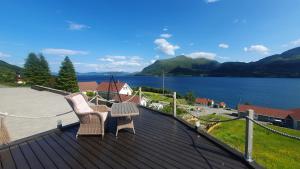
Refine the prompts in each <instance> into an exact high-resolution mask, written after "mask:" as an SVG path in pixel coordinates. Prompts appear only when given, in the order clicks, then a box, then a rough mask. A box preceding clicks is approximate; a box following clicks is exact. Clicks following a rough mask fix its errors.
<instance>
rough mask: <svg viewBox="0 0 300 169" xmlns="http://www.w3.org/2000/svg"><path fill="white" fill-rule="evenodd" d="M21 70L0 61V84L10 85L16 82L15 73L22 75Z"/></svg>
mask: <svg viewBox="0 0 300 169" xmlns="http://www.w3.org/2000/svg"><path fill="white" fill-rule="evenodd" d="M22 72H23V68H21V67H18V66H15V65H12V64H9V63H7V62H4V61H2V60H0V82H2V83H3V82H4V83H12V82H15V80H16V75H17V73H22Z"/></svg>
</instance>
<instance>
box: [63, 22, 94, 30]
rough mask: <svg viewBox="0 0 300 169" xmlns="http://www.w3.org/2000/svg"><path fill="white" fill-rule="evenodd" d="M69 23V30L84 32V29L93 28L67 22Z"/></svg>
mask: <svg viewBox="0 0 300 169" xmlns="http://www.w3.org/2000/svg"><path fill="white" fill-rule="evenodd" d="M67 23H68V24H69V30H77V31H78V30H83V29H89V28H91V27H90V26H88V25H84V24H79V23H75V22H72V21H67Z"/></svg>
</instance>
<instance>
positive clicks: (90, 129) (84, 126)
mask: <svg viewBox="0 0 300 169" xmlns="http://www.w3.org/2000/svg"><path fill="white" fill-rule="evenodd" d="M65 98H66V100H67V101H68V103H69V104H70V106H71V107H72V109H73V110H74V112H75V114H76V115H77V117H78V118H79V122H80V127H79V129H78V132H77V134H76V138H77V136H78V135H102V139H103V137H104V126H105V121H106V118H107V115H108V111H110V108H108V107H107V106H106V105H98V106H90V105H89V104H88V101H87V97H86V96H85V95H84V94H81V93H73V94H70V95H68V96H65Z"/></svg>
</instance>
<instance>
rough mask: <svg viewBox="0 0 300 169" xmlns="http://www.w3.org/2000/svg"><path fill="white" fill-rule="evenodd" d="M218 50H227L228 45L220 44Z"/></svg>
mask: <svg viewBox="0 0 300 169" xmlns="http://www.w3.org/2000/svg"><path fill="white" fill-rule="evenodd" d="M219 48H223V49H227V48H229V45H228V44H226V43H220V44H219Z"/></svg>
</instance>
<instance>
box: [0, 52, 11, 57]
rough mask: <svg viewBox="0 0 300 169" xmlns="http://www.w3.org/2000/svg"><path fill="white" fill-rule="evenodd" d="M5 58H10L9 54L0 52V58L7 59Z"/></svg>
mask: <svg viewBox="0 0 300 169" xmlns="http://www.w3.org/2000/svg"><path fill="white" fill-rule="evenodd" d="M7 57H10V54H7V53H3V52H0V58H7Z"/></svg>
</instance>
